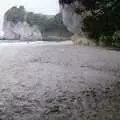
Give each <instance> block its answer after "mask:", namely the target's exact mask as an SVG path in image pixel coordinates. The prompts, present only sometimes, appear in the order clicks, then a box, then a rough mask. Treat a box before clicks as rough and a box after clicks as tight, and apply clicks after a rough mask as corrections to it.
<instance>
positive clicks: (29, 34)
mask: <svg viewBox="0 0 120 120" xmlns="http://www.w3.org/2000/svg"><path fill="white" fill-rule="evenodd" d="M3 31H4V37H5V38H6V39H20V40H39V39H42V35H41V32H40V30H39V29H38V28H37V26H35V25H34V26H30V25H29V24H28V23H27V22H25V21H24V22H21V21H19V22H18V23H14V22H12V21H8V20H7V19H6V16H5V18H4V25H3Z"/></svg>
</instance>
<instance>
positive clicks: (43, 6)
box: [0, 0, 59, 34]
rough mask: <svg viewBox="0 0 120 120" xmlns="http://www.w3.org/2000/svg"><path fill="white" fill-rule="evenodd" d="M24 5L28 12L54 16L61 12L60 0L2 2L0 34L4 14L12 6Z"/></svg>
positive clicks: (6, 0)
mask: <svg viewBox="0 0 120 120" xmlns="http://www.w3.org/2000/svg"><path fill="white" fill-rule="evenodd" d="M19 5H24V6H25V8H26V10H27V11H33V12H36V13H44V14H49V15H54V14H56V13H58V12H59V4H58V0H2V1H1V2H0V34H1V31H2V22H3V15H4V13H5V12H6V11H7V10H8V9H9V8H11V7H12V6H19Z"/></svg>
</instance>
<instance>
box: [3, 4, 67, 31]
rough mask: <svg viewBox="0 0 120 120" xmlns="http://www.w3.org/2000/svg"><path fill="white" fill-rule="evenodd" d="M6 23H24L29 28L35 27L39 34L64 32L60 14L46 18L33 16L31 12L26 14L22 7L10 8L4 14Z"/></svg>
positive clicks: (39, 15) (38, 15)
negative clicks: (57, 30)
mask: <svg viewBox="0 0 120 120" xmlns="http://www.w3.org/2000/svg"><path fill="white" fill-rule="evenodd" d="M5 16H6V19H7V21H12V22H13V23H15V24H16V23H18V22H23V21H26V22H27V23H28V24H29V25H30V26H33V25H36V26H38V28H39V29H40V31H41V32H44V31H49V30H51V29H60V30H66V28H65V26H64V24H63V22H62V16H61V14H60V13H59V14H57V15H55V16H47V15H42V14H35V13H33V12H26V11H25V9H24V7H23V6H20V7H19V8H17V7H12V8H11V9H9V10H8V11H7V12H6V13H5Z"/></svg>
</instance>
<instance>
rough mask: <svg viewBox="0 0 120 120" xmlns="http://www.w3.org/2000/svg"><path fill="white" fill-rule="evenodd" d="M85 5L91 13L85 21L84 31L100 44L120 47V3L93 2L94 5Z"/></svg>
mask: <svg viewBox="0 0 120 120" xmlns="http://www.w3.org/2000/svg"><path fill="white" fill-rule="evenodd" d="M89 1H90V0H89ZM86 2H87V1H86ZM84 5H85V6H86V8H87V9H86V10H90V11H91V15H90V16H87V17H85V19H84V28H83V30H84V31H85V32H86V33H87V34H88V36H89V37H91V38H94V39H95V41H96V43H98V44H99V43H101V42H102V43H103V45H105V46H115V47H120V1H119V0H93V4H90V5H89V4H87V3H84Z"/></svg>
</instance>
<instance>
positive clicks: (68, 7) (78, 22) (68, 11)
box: [60, 0, 83, 33]
mask: <svg viewBox="0 0 120 120" xmlns="http://www.w3.org/2000/svg"><path fill="white" fill-rule="evenodd" d="M77 7H79V3H78V2H76V1H75V2H74V1H67V0H60V8H61V13H62V16H63V22H64V24H65V25H66V27H67V28H68V30H69V31H71V32H72V33H81V32H82V30H81V27H82V20H83V19H82V15H80V14H77V12H75V8H77Z"/></svg>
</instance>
